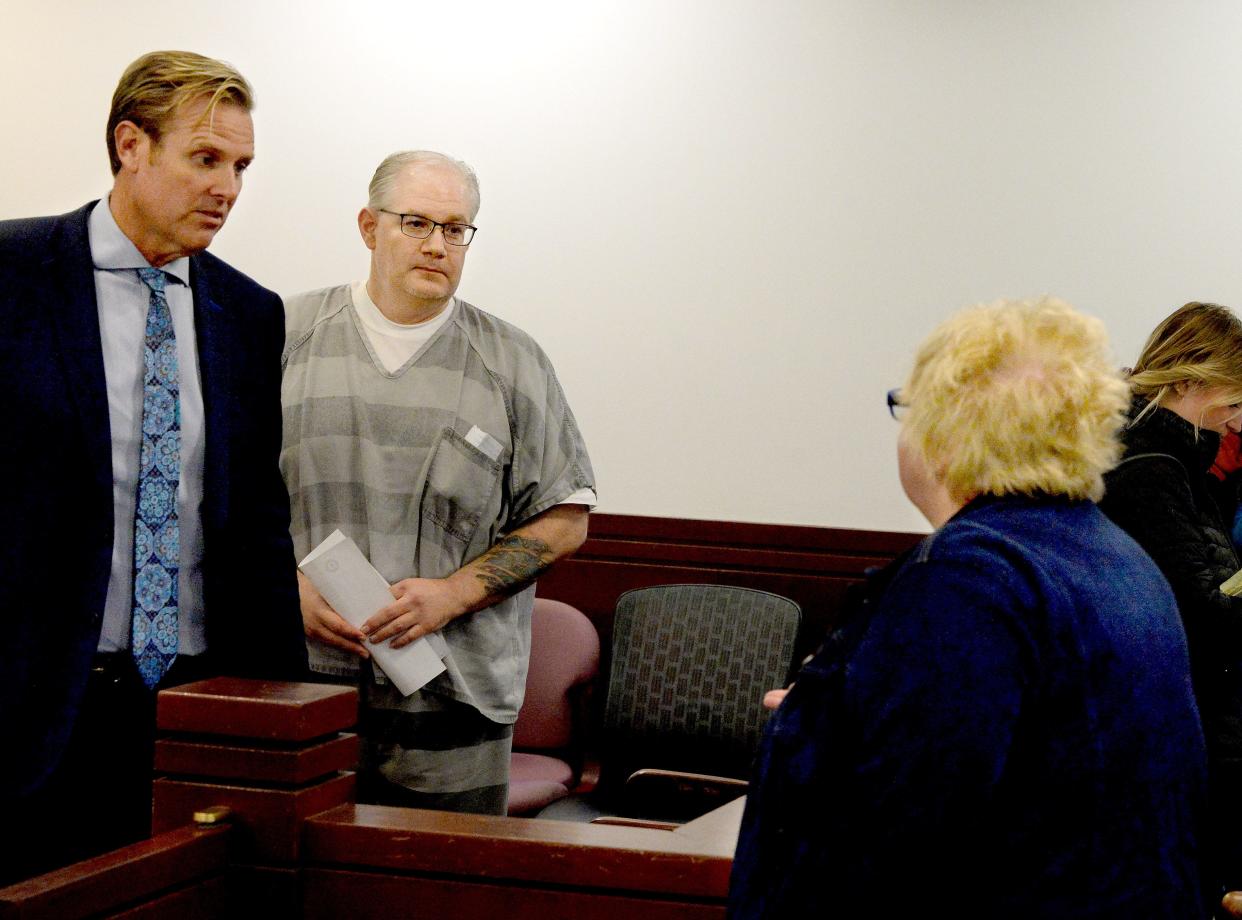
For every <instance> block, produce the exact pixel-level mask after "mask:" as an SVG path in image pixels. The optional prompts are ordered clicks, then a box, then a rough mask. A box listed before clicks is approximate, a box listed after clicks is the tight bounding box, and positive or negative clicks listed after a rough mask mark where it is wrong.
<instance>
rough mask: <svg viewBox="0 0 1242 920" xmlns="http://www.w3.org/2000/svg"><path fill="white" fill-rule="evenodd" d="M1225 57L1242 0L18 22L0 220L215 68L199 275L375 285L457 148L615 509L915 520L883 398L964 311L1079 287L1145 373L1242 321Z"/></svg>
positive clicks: (1238, 147)
mask: <svg viewBox="0 0 1242 920" xmlns="http://www.w3.org/2000/svg"><path fill="white" fill-rule="evenodd" d="M169 11H171V12H169ZM161 19H163V20H164V21H163V22H161V21H160V20H161ZM1239 38H1242V4H1237V3H1234V2H1230V0H1216V2H1208V0H1204V2H1189V3H1182V2H1164V3H1153V2H1145V3H1144V2H1132V0H1098V2H1088V0H1052V2H1043V3H1002V2H995V0H974V2H968V0H942V2H931V0H926V2H916V0H907V2H899V0H609V2H590V0H565V2H540V0H528V2H523V3H520V4H518V3H511V2H494V3H491V2H474V3H450V2H446V0H445V2H437V3H426V2H420V0H402V2H378V0H376V2H366V0H353V2H348V3H347V2H341V0H331V2H329V0H301V2H297V3H293V2H279V3H278V2H262V0H215V2H212V3H206V4H188V3H186V4H179V5H175V4H170V3H157V2H154V0H112V2H109V3H106V4H105V3H96V2H77V3H75V2H68V0H5V3H4V6H3V11H2V14H0V87H3V89H2V90H0V124H2V125H3V126H4V129H3V135H4V145H3V149H2V150H0V166H3V173H4V176H5V178H4V179H3V180H2V182H0V218H2V217H15V216H24V215H29V214H39V213H54V212H59V211H64V210H69V209H70V208H73V207H75V206H77V205H78V204H80V203H82V202H83V201H85V200H87V199H88V198H90V197H97V196H98V195H99V194H101V193H102V192H103V191H105V190H106V189H107V187H108V184H109V176H108V172H107V161H106V156H105V153H104V149H103V131H104V121H105V118H106V113H107V106H108V101H109V98H110V95H111V91H112V88H113V86H114V85H115V82H116V79H117V77H118V76H119V75H120V72H121V70H122V69H123V68H124V66H125V65H126V64H127V63H128V62H129V61H130V60H132V59H133V58H135V57H137V56H138V55H139V54H141V53H143V52H145V51H148V50H152V49H155V48H164V47H176V48H188V49H192V50H196V51H200V52H202V53H205V54H209V55H213V56H216V57H221V58H224V59H226V60H229V61H231V62H232V63H234V64H236V65H237V66H238V67H239V69H241V71H242V72H243V73H245V74H246V75H247V76H248V77H249V78H250V80H251V81H252V82H253V84H254V85H255V87H256V90H257V93H258V97H259V104H258V108H257V110H256V124H257V133H258V153H259V156H258V161H257V163H256V165H255V167H254V168H253V169H252V171H251V172H249V173H248V174H247V188H246V192H245V194H244V196H243V198H242V200H241V202H240V205H239V207H238V209H237V210H236V212H235V214H234V215H233V216H232V217H231V218H230V220H229V226H228V227H227V228H226V229H225V230H224V231H223V232H222V233H221V235H220V236H219V237H218V239H217V241H216V243H215V245H214V246H213V252H216V253H217V254H219V255H221V256H222V257H224V258H225V259H228V260H229V261H231V262H233V263H234V264H236V265H237V266H238V267H240V268H242V269H243V270H245V271H247V272H249V273H250V274H252V275H254V276H256V277H257V278H259V279H260V280H261V281H263V282H264V283H266V284H267V285H268V286H270V287H273V288H275V289H276V290H278V291H281V292H282V293H293V292H296V291H298V290H302V289H305V288H309V287H316V286H321V285H326V284H331V283H335V282H338V281H343V280H347V279H351V278H355V277H361V276H362V275H363V273H364V272H365V269H366V258H365V256H366V251H365V249H364V248H363V246H362V244H361V242H360V241H359V239H358V236H357V231H356V229H355V225H354V217H355V214H356V212H357V209H358V207H359V206H360V205H361V204H362V202H363V199H364V196H365V186H366V183H367V181H368V179H369V177H370V174H371V171H372V170H373V168H374V166H375V164H376V163H377V162H378V161H379V160H380V159H381V158H382V157H383V156H384V155H385V154H387V153H389V152H390V151H392V150H394V149H399V148H407V147H430V148H435V149H442V150H445V151H448V152H450V153H453V154H455V155H457V156H460V157H462V158H464V159H466V160H468V161H470V162H471V163H472V164H474V166H475V167H476V168H477V170H478V172H479V174H480V176H481V178H482V183H483V209H482V211H481V213H480V217H479V223H480V225H481V227H482V229H481V231H480V233H479V235H478V238H477V240H476V242H475V244H474V246H473V247H472V249H471V253H470V258H469V261H468V263H467V269H466V277H465V281H464V282H463V285H462V289H461V293H462V294H463V296H465V297H466V298H467V299H469V300H471V301H472V302H474V303H476V304H478V305H480V306H482V307H484V308H486V309H489V310H491V311H493V312H495V313H497V314H499V315H501V316H503V317H505V318H507V319H510V320H512V321H514V322H516V323H517V324H518V325H520V326H522V327H524V328H526V329H527V330H528V331H530V332H532V333H533V334H534V335H535V336H536V337H537V338H538V339H539V340H540V341H541V342H542V343H543V345H544V347H545V348H546V349H547V350H548V352H549V353H550V354H551V356H552V358H553V360H554V361H555V363H556V365H557V368H558V370H559V372H560V375H561V378H562V382H563V383H564V385H565V388H566V390H567V391H568V393H569V395H570V399H571V402H572V404H573V406H574V408H575V410H576V412H577V415H578V418H579V421H580V422H581V425H582V428H583V429H584V431H585V434H586V436H587V439H588V443H589V445H590V448H591V453H592V457H593V459H594V461H595V466H596V472H597V474H598V478H599V484H600V493H601V497H602V505H601V510H605V511H612V512H620V513H631V514H657V515H667V516H676V517H697V518H723V519H732V520H743V521H766V522H786V523H799V524H814V525H825V526H838V527H853V528H869V529H895V530H907V529H918V528H921V527H923V526H924V525H923V523H922V521H921V519H920V518H919V517H918V515H917V513H916V512H914V511H913V510H912V509H910V508H909V507H908V505H907V504H906V502H905V500H904V498H903V497H902V496H901V494H900V489H899V487H898V485H897V481H896V463H895V460H894V457H893V440H894V435H895V433H896V432H895V427H896V426H895V425H894V424H893V423H892V422H891V421H890V420H889V419H888V418H887V416H886V414H885V411H884V403H883V394H884V391H885V390H887V389H888V388H890V387H892V386H896V385H898V384H900V382H901V380H902V378H903V376H904V374H905V372H906V370H907V368H908V365H909V361H910V357H911V355H912V352H913V349H914V347H915V346H916V345H917V343H918V342H919V341H920V340H921V339H922V337H923V336H924V335H925V334H926V333H927V332H928V331H929V330H930V328H931V327H932V326H933V325H934V324H935V323H936V322H937V321H938V320H939V319H940V318H942V317H943V316H944V315H946V314H947V313H948V312H950V311H951V310H953V309H955V308H957V307H959V306H962V305H964V304H967V303H972V302H976V301H979V300H990V299H993V298H996V297H1000V296H1029V295H1034V294H1039V293H1044V292H1050V293H1056V294H1059V295H1060V296H1062V297H1065V298H1066V299H1068V300H1069V301H1071V302H1072V303H1075V304H1077V305H1078V306H1080V307H1081V308H1083V309H1085V310H1087V311H1088V312H1092V313H1095V314H1097V315H1099V316H1101V317H1103V318H1104V319H1105V321H1106V322H1107V323H1108V325H1109V327H1110V329H1111V330H1112V332H1113V337H1114V343H1115V346H1116V351H1117V353H1118V359H1119V361H1122V362H1125V361H1129V360H1132V359H1133V358H1134V356H1135V354H1136V353H1137V350H1138V348H1139V346H1140V344H1141V342H1142V339H1143V337H1144V336H1145V334H1146V333H1147V331H1148V330H1149V329H1150V328H1151V327H1152V326H1153V325H1154V324H1155V323H1156V322H1157V321H1158V320H1159V319H1160V318H1161V317H1162V316H1164V315H1165V314H1167V313H1168V312H1169V311H1170V310H1172V309H1173V308H1174V307H1175V306H1177V305H1180V304H1181V303H1182V302H1184V301H1186V300H1190V299H1212V300H1217V301H1220V302H1224V303H1228V304H1233V305H1238V306H1242V259H1240V258H1238V256H1237V254H1236V252H1235V250H1236V247H1237V244H1238V241H1239V240H1242V233H1240V232H1239V231H1240V227H1239V224H1240V223H1242V188H1240V187H1239V186H1240V184H1242V178H1240V173H1242V170H1239V168H1238V165H1237V164H1238V160H1239V153H1240V152H1242V106H1239V102H1240V101H1242V94H1240V92H1239V89H1240V88H1242V55H1240V54H1239V53H1238V51H1237V49H1238V47H1239ZM0 334H2V333H0Z"/></svg>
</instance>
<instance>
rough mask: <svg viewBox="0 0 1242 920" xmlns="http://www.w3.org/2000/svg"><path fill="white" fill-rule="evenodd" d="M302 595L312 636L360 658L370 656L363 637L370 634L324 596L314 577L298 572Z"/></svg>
mask: <svg viewBox="0 0 1242 920" xmlns="http://www.w3.org/2000/svg"><path fill="white" fill-rule="evenodd" d="M298 598H299V599H300V600H301V602H302V629H303V630H304V631H305V632H306V635H308V636H310V637H311V638H312V639H318V640H319V641H320V642H323V643H325V644H327V645H331V646H334V647H336V648H339V649H344V650H345V651H347V652H353V653H354V654H355V655H357V656H358V657H359V658H370V657H371V653H370V652H369V651H367V648H366V646H365V645H363V644H362V643H363V641H365V639H366V636H365V635H363V633H362V631H361V630H359V629H358V628H357V627H354V626H350V625H349V623H347V622H346V621H345V620H344V619H343V618H342V617H341V615H340V614H339V613H337V612H336V611H335V610H333V609H332V605H331V604H329V603H328V602H327V601H326V600H324V598H323V595H322V594H320V593H319V592H318V591H317V590H316V589H315V586H314V585H313V584H311V580H310V579H309V578H307V577H306V576H305V575H303V574H302V573H301V572H298Z"/></svg>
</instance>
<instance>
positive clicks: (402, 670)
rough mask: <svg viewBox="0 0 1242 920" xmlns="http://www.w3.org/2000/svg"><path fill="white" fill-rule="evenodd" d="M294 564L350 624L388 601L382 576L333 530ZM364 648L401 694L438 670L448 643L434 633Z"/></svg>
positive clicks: (441, 668) (359, 623)
mask: <svg viewBox="0 0 1242 920" xmlns="http://www.w3.org/2000/svg"><path fill="white" fill-rule="evenodd" d="M298 568H299V569H301V570H302V572H303V574H304V575H306V577H307V578H309V579H310V580H311V584H313V585H314V586H315V587H316V589H318V591H319V593H320V594H322V595H323V596H324V600H326V601H327V602H328V603H329V604H331V605H332V609H334V610H335V611H336V612H337V613H339V614H340V615H341V617H342V618H344V619H345V620H346V621H347V622H348V623H350V624H351V625H353V626H359V627H360V626H362V624H363V623H365V622H366V621H367V620H369V619H371V617H373V616H374V615H375V612H376V611H377V610H379V609H380V608H381V607H387V606H388V605H389V604H391V603H392V600H393V598H392V592H391V591H389V590H388V582H387V581H385V580H384V576H383V575H381V574H380V573H379V572H378V571H377V570H376V568H375V566H373V565H371V563H370V562H369V561H368V560H367V557H366V556H364V555H362V550H360V549H358V544H356V543H355V542H354V541H353V540H351V539H349V537H347V536H345V534H343V533H341V532H340V531H339V530H334V531H332V533H331V534H330V535H329V536H328V538H327V539H326V540H324V541H323V542H322V543H320V544H319V545H318V546H316V547H315V548H314V549H313V550H311V551H310V552H309V553H308V554H307V556H306V558H305V559H303V560H302V562H301V564H299V565H298ZM367 648H368V649H369V650H370V652H371V657H372V659H373V660H374V661H375V663H376V664H377V665H379V667H380V669H381V670H382V671H383V672H384V675H385V676H386V677H387V678H388V679H389V680H390V681H392V682H393V684H394V685H395V686H396V688H397V689H398V690H400V691H401V693H402V694H404V695H405V696H409V695H410V694H411V693H413V692H414V691H415V690H418V689H419V688H421V687H423V686H424V685H426V684H427V682H428V681H430V680H431V679H432V678H433V677H435V676H436V675H438V674H441V673H443V671H444V662H443V661H441V659H442V658H444V657H445V656H446V655H447V654H448V646H447V645H445V643H444V639H443V638H441V637H440V636H439V635H438V634H436V633H432V634H431V635H430V636H425V637H424V638H422V639H419V640H417V641H416V642H411V643H410V644H409V645H403V646H402V647H401V648H393V647H392V646H391V645H389V644H388V642H382V643H379V644H376V645H371V644H368V645H367Z"/></svg>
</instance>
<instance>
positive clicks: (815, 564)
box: [539, 514, 922, 658]
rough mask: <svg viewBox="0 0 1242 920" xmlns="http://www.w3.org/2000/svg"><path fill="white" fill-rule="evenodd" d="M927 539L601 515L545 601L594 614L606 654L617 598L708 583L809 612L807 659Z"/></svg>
mask: <svg viewBox="0 0 1242 920" xmlns="http://www.w3.org/2000/svg"><path fill="white" fill-rule="evenodd" d="M921 538H922V535H921V534H912V533H894V532H888V531H864V530H842V529H837V528H830V527H804V526H790V525H781V524H748V523H738V522H733V521H696V520H683V519H677V518H658V517H646V516H637V515H621V514H593V515H591V530H590V536H589V537H588V539H587V541H586V543H585V544H584V545H583V546H582V548H581V549H579V550H578V552H577V553H576V554H575V555H574V556H573V557H571V558H570V559H566V560H564V561H562V562H561V563H560V564H558V565H557V566H556V567H554V568H553V569H552V571H551V572H549V573H548V574H546V575H544V576H543V577H542V578H541V579H540V580H539V594H540V595H542V596H543V597H550V598H555V599H557V600H563V601H566V602H568V603H570V604H573V605H574V606H575V607H578V608H579V609H581V610H582V611H583V612H584V613H586V614H587V616H588V617H590V618H591V621H592V622H593V623H595V626H596V628H597V629H598V630H599V632H600V638H601V640H602V642H603V647H604V649H605V653H606V652H607V649H608V648H609V644H610V641H611V637H612V617H613V611H614V609H615V607H616V603H617V598H618V597H620V596H621V594H623V593H624V592H626V591H628V590H630V589H632V588H642V587H647V586H649V585H661V584H699V583H707V584H722V585H737V586H739V587H744V588H756V589H758V590H761V591H771V592H772V593H774V594H780V595H782V596H784V597H788V598H790V599H791V600H793V601H795V602H796V603H797V604H798V606H799V607H801V608H802V618H803V619H802V630H801V633H800V635H799V641H798V652H797V657H799V658H800V657H801V656H802V655H805V654H806V653H807V652H809V651H810V650H811V649H813V648H814V647H815V646H816V645H817V644H818V643H819V640H820V639H821V638H822V636H823V635H824V633H825V632H826V631H827V630H828V629H829V628H830V627H831V626H832V624H833V622H834V621H835V619H836V617H837V614H838V613H839V611H840V609H841V606H842V604H843V602H844V600H845V594H846V590H847V589H848V588H849V586H850V585H852V584H856V583H857V582H859V581H860V580H861V579H862V577H863V573H864V572H865V571H866V570H867V569H868V568H871V567H873V566H881V565H884V564H885V563H887V562H889V561H890V560H891V559H893V558H894V557H895V556H896V555H897V554H899V553H901V552H903V551H904V550H906V549H908V548H909V547H911V546H913V545H914V544H915V543H917V542H918V541H919V540H920V539H921Z"/></svg>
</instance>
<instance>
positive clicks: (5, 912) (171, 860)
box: [0, 826, 228, 920]
mask: <svg viewBox="0 0 1242 920" xmlns="http://www.w3.org/2000/svg"><path fill="white" fill-rule="evenodd" d="M66 833H69V831H66ZM227 833H228V830H227V828H226V827H215V828H210V829H206V830H204V829H200V828H197V827H193V826H191V827H182V828H178V829H177V830H173V831H169V832H168V833H166V834H159V835H157V836H155V837H152V838H151V839H150V840H143V841H140V842H139V843H134V844H130V845H129V846H126V847H122V848H121V849H119V850H113V851H112V852H111V853H105V854H104V855H103V856H96V857H95V858H94V859H88V860H85V861H83V862H80V863H75V864H74V865H72V866H67V867H65V868H64V869H57V870H56V871H54V872H49V873H47V874H46V875H40V876H37V877H35V878H32V879H28V880H27V881H24V882H18V883H17V884H16V885H10V886H9V887H7V888H0V918H6V920H7V918H19V917H20V918H22V920H37V918H47V920H53V918H54V920H73V918H77V917H87V916H92V915H95V914H100V913H104V912H108V911H111V910H113V909H114V908H117V907H119V906H121V905H124V904H128V903H131V902H134V901H137V900H141V899H143V898H147V897H151V896H152V895H155V894H158V893H159V892H162V891H165V890H169V889H172V888H174V887H176V886H179V885H184V884H186V883H188V882H192V881H195V880H198V879H200V878H203V877H205V876H209V875H211V874H212V873H215V872H221V873H222V872H224V870H225V869H226V868H227V859H228V837H227ZM12 843H13V844H15V845H18V846H20V845H21V841H20V840H15V841H12Z"/></svg>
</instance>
